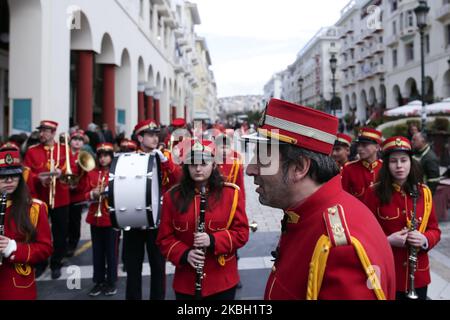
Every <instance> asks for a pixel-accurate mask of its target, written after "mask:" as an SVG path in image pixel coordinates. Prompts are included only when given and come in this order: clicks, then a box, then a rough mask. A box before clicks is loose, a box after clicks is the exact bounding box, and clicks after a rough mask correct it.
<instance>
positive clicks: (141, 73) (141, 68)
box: [138, 56, 146, 83]
mask: <svg viewBox="0 0 450 320" xmlns="http://www.w3.org/2000/svg"><path fill="white" fill-rule="evenodd" d="M145 80H146V74H145V66H144V59H143V58H142V56H139V59H138V81H139V83H144V82H145Z"/></svg>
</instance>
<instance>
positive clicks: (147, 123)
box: [134, 119, 161, 134]
mask: <svg viewBox="0 0 450 320" xmlns="http://www.w3.org/2000/svg"><path fill="white" fill-rule="evenodd" d="M160 130H161V129H160V127H159V126H158V125H157V124H156V121H155V120H153V119H148V120H143V121H141V122H139V123H138V124H137V125H136V126H135V127H134V134H139V133H143V132H150V133H154V132H159V131H160Z"/></svg>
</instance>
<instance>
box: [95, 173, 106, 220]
mask: <svg viewBox="0 0 450 320" xmlns="http://www.w3.org/2000/svg"><path fill="white" fill-rule="evenodd" d="M104 184H105V176H103V177H102V182H101V183H100V196H99V197H98V207H97V212H95V214H94V217H96V218H101V217H102V216H103V214H102V202H103V188H104Z"/></svg>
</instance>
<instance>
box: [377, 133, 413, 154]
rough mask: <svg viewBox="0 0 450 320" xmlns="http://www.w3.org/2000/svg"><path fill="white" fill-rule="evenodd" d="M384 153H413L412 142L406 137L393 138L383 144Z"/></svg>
mask: <svg viewBox="0 0 450 320" xmlns="http://www.w3.org/2000/svg"><path fill="white" fill-rule="evenodd" d="M382 151H383V153H384V154H389V153H391V152H395V151H404V152H407V153H411V152H412V148H411V142H409V140H408V139H407V138H405V137H401V136H396V137H391V138H389V139H386V140H385V141H384V142H383V146H382Z"/></svg>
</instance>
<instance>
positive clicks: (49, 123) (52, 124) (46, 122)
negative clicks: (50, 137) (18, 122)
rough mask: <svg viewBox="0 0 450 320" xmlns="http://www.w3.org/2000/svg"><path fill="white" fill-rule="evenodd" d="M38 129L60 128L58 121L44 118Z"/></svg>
mask: <svg viewBox="0 0 450 320" xmlns="http://www.w3.org/2000/svg"><path fill="white" fill-rule="evenodd" d="M36 129H38V130H40V129H51V130H56V129H58V122H55V121H52V120H42V121H41V122H40V123H39V127H37V128H36Z"/></svg>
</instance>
